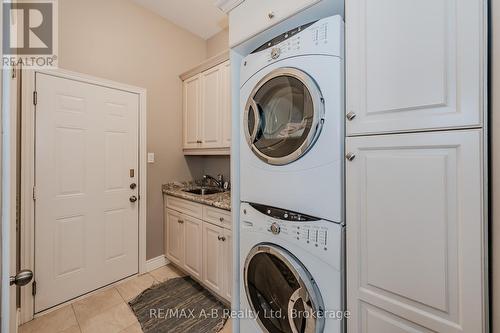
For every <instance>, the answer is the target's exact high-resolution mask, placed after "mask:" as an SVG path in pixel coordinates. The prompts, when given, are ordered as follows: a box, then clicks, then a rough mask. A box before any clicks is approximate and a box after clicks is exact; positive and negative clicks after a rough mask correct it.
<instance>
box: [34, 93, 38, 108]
mask: <svg viewBox="0 0 500 333" xmlns="http://www.w3.org/2000/svg"><path fill="white" fill-rule="evenodd" d="M37 103H38V93H37V92H36V91H33V105H37Z"/></svg>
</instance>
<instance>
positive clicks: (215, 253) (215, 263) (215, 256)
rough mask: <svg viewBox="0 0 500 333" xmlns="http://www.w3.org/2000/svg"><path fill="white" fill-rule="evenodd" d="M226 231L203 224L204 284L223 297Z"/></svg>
mask: <svg viewBox="0 0 500 333" xmlns="http://www.w3.org/2000/svg"><path fill="white" fill-rule="evenodd" d="M223 236H224V229H222V228H220V227H217V226H215V225H213V224H210V223H203V282H204V283H205V285H207V286H208V287H209V288H210V289H212V290H213V291H214V292H216V293H217V294H219V295H223V290H224V289H223V283H224V270H223V260H224V243H223V242H222V241H221V238H222V237H223Z"/></svg>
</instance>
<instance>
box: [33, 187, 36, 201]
mask: <svg viewBox="0 0 500 333" xmlns="http://www.w3.org/2000/svg"><path fill="white" fill-rule="evenodd" d="M33 200H36V186H33Z"/></svg>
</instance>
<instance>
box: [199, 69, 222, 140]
mask: <svg viewBox="0 0 500 333" xmlns="http://www.w3.org/2000/svg"><path fill="white" fill-rule="evenodd" d="M201 75H202V107H201V138H202V139H201V140H202V144H201V147H202V148H218V147H221V145H222V118H221V108H222V99H221V89H222V67H221V66H217V67H214V68H212V69H209V70H207V71H206V72H203V73H202V74H201Z"/></svg>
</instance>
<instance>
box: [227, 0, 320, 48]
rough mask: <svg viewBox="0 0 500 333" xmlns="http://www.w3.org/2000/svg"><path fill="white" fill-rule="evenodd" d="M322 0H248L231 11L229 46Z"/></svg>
mask: <svg viewBox="0 0 500 333" xmlns="http://www.w3.org/2000/svg"><path fill="white" fill-rule="evenodd" d="M320 1H321V0H273V1H265V0H246V1H243V2H242V3H241V4H240V5H238V6H237V7H236V8H234V9H233V10H232V11H231V12H230V13H229V26H230V27H231V29H229V46H230V47H233V46H235V45H238V44H240V43H242V42H244V41H246V40H248V39H250V38H251V37H253V36H255V35H257V34H258V33H259V32H261V31H264V30H266V29H267V28H269V27H271V26H273V25H275V24H278V23H279V22H282V21H283V20H285V19H287V18H289V17H290V16H292V15H294V14H296V13H298V12H300V11H302V10H303V9H305V8H307V7H309V6H312V5H314V4H315V3H318V2H320Z"/></svg>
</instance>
